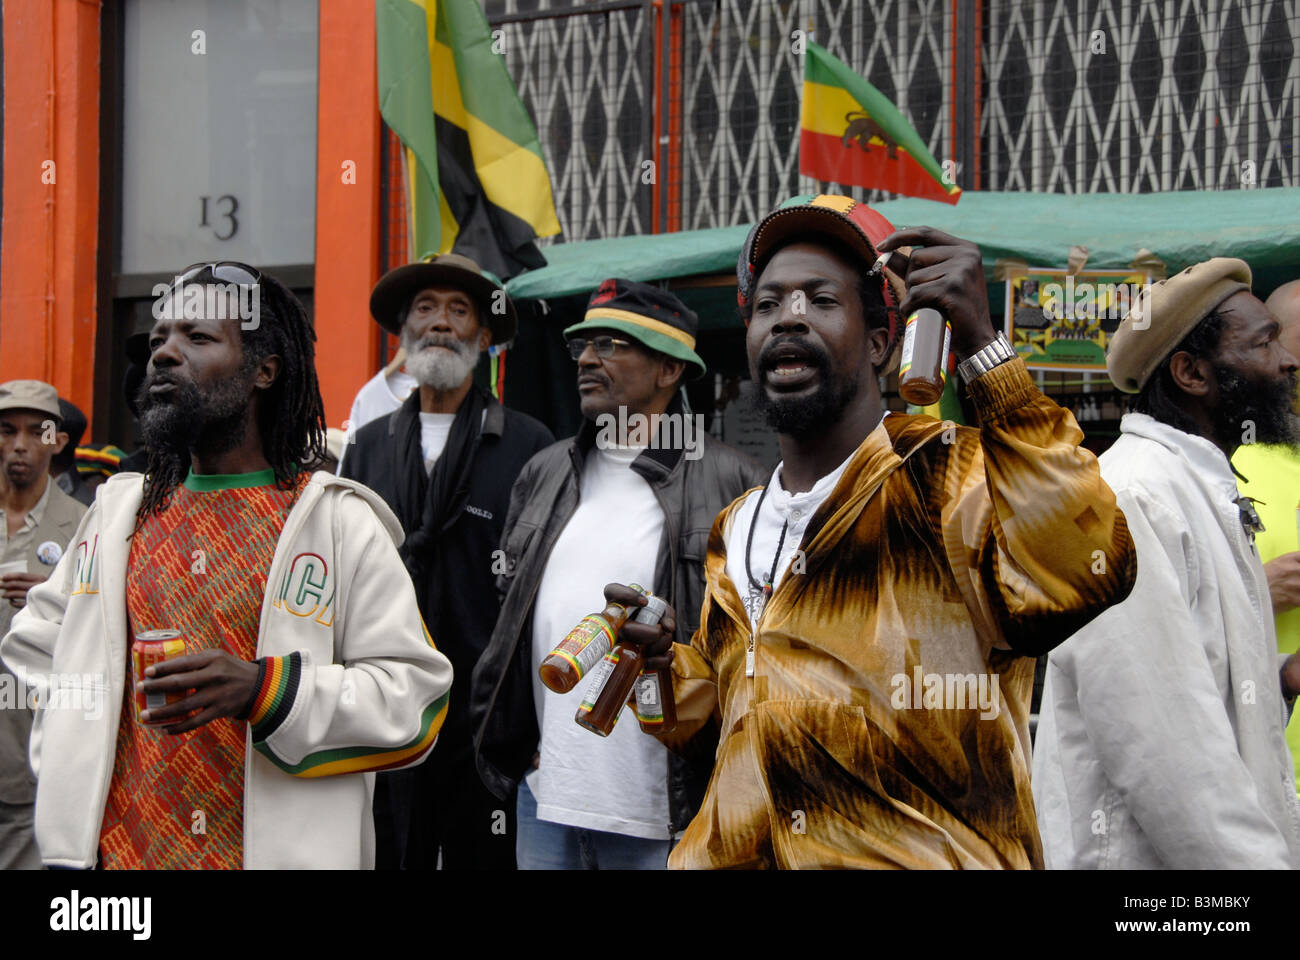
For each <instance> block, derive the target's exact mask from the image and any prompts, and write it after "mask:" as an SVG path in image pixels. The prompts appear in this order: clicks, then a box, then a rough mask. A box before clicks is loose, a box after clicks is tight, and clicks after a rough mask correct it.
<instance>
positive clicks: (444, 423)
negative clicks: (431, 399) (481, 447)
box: [420, 412, 456, 473]
mask: <svg viewBox="0 0 1300 960" xmlns="http://www.w3.org/2000/svg"><path fill="white" fill-rule="evenodd" d="M455 419H456V414H454V413H424V412H421V413H420V452H421V453H422V454H424V472H425V473H428V472H429V471H431V470H432V469H433V465H434V464H435V463H437V462H438V458H439V457H440V456H442V451H443V450H444V449H445V448H446V446H447V438H448V437H449V436H451V424H452V421H453V420H455Z"/></svg>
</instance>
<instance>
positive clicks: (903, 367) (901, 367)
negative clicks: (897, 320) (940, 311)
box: [898, 314, 952, 383]
mask: <svg viewBox="0 0 1300 960" xmlns="http://www.w3.org/2000/svg"><path fill="white" fill-rule="evenodd" d="M951 345H952V325H951V324H950V323H948V321H947V320H945V321H944V323H943V353H942V354H940V356H941V357H942V358H943V359H942V360H940V361H939V380H940V382H941V383H947V382H948V350H949V347H951ZM915 353H916V314H912V315H911V316H910V317H908V318H907V327H906V328H905V329H904V330H903V353H902V357H901V358H900V359H899V362H898V377H899V379H900V380H901V379H902V378H903V377H905V376H906V375H907V371H909V370H911V369H912V358H913V356H914V355H915Z"/></svg>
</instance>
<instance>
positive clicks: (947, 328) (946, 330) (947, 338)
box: [939, 320, 952, 384]
mask: <svg viewBox="0 0 1300 960" xmlns="http://www.w3.org/2000/svg"><path fill="white" fill-rule="evenodd" d="M950 346H952V326H951V325H950V324H949V323H948V321H947V320H945V321H944V322H943V353H941V354H939V356H940V357H941V358H942V359H940V361H939V382H940V383H944V384H946V383H947V382H948V357H949V353H948V348H949V347H950Z"/></svg>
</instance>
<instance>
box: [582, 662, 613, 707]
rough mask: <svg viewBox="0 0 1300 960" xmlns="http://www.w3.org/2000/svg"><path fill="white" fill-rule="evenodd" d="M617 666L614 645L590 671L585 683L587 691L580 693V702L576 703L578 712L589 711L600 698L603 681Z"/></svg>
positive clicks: (603, 686)
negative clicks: (587, 680) (589, 676)
mask: <svg viewBox="0 0 1300 960" xmlns="http://www.w3.org/2000/svg"><path fill="white" fill-rule="evenodd" d="M617 666H618V648H617V647H615V648H614V649H613V650H611V651H610V652H609V653H607V654H606V655H605V658H604V659H603V660H601V661H600V664H599V665H598V666H597V667H596V669H595V670H593V671H592V672H591V682H590V683H588V684H587V692H586V693H584V694H583V695H582V703H580V704H579V705H578V713H580V714H582V713H591V709H592V707H594V706H595V705H596V701H597V700H599V699H600V691H602V690H604V689H605V681H606V680H608V679H609V677H610V674H612V673H613V672H614V668H615V667H617Z"/></svg>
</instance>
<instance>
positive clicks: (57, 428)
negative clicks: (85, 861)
mask: <svg viewBox="0 0 1300 960" xmlns="http://www.w3.org/2000/svg"><path fill="white" fill-rule="evenodd" d="M83 425H84V421H83ZM67 444H68V436H67V434H66V433H65V432H64V423H63V412H62V410H61V409H60V406H59V395H58V393H57V392H56V391H55V389H54V388H53V387H52V386H50V385H49V384H48V383H41V382H40V381H39V380H11V381H9V382H8V383H4V384H0V638H3V637H4V635H5V634H6V633H8V632H9V623H10V621H11V620H12V619H13V616H14V614H15V613H16V612H17V611H18V610H19V609H21V608H22V607H23V606H24V605H25V604H26V603H27V591H28V590H29V589H31V588H32V587H34V586H35V585H36V584H38V583H42V582H44V581H45V580H47V579H48V578H49V576H50V573H51V572H52V571H53V570H54V565H55V564H56V563H58V562H59V558H60V557H62V556H63V551H64V550H65V549H66V548H67V546H68V541H70V540H71V539H72V535H73V534H74V533H75V532H76V530H77V524H78V523H79V522H80V521H81V517H82V514H84V513H85V512H86V508H85V507H84V506H83V505H82V504H80V503H78V502H77V501H76V500H73V499H72V498H71V497H69V496H68V495H67V494H66V493H64V492H63V491H62V490H60V489H59V487H58V485H57V484H56V483H54V482H53V479H52V478H51V477H50V472H49V471H50V461H51V459H52V458H53V457H55V456H56V455H58V454H59V453H61V452H62V451H63V449H64V447H65V446H67ZM0 684H4V685H5V686H6V687H8V689H9V691H10V692H11V695H12V702H9V703H3V702H0V870H4V869H15V868H26V869H38V868H39V867H40V865H41V857H40V851H39V850H38V849H37V847H36V837H35V834H34V833H33V819H32V814H33V805H34V804H35V802H36V780H35V778H34V777H33V776H32V771H31V767H30V766H29V764H28V761H27V740H28V737H29V736H30V735H31V729H32V714H31V711H30V710H28V709H26V700H27V691H26V688H25V687H24V686H21V685H19V684H18V683H17V681H16V679H15V677H14V675H13V674H12V673H10V672H9V671H8V669H7V668H5V667H4V666H2V665H0Z"/></svg>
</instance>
